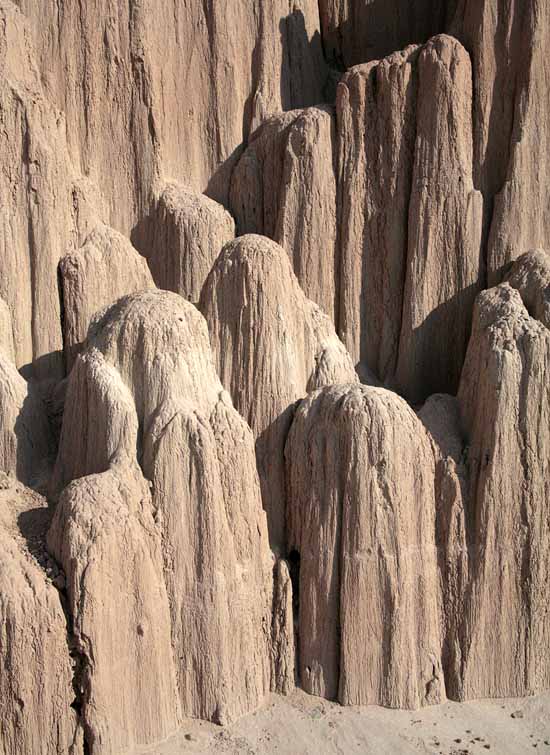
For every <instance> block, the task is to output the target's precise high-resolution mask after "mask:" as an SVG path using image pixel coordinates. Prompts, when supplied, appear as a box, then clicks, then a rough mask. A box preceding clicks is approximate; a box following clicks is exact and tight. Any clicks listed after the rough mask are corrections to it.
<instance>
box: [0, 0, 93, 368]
mask: <svg viewBox="0 0 550 755" xmlns="http://www.w3.org/2000/svg"><path fill="white" fill-rule="evenodd" d="M38 15H39V14H38ZM41 21H43V18H42V19H41ZM0 79H1V83H0V113H1V116H0V118H1V121H0V122H1V124H2V128H1V129H0V195H1V196H2V203H1V208H0V259H1V261H2V262H1V275H0V296H2V298H3V299H4V300H5V302H6V303H7V304H8V306H9V309H10V311H11V313H12V325H13V340H14V348H15V361H16V364H17V367H19V368H22V367H24V368H25V370H26V376H28V377H33V378H35V379H46V378H48V379H50V378H60V377H62V376H63V359H62V334H61V312H60V304H59V295H58V291H57V263H58V260H59V258H60V256H61V255H62V254H64V253H65V252H66V251H67V250H68V249H70V248H71V246H73V245H74V244H76V243H78V242H79V240H80V239H81V237H82V235H83V234H85V233H87V232H88V231H89V230H90V224H91V223H92V222H93V218H95V217H96V212H100V211H101V209H100V208H99V209H97V210H96V207H95V205H94V198H93V191H92V190H91V188H90V187H89V186H88V184H87V183H86V182H85V181H81V180H79V178H78V176H77V175H76V174H75V173H74V171H73V168H72V165H71V162H70V160H69V157H68V150H67V143H66V122H65V117H64V115H63V113H61V112H60V111H59V110H57V109H56V108H55V107H53V106H52V105H51V104H50V102H49V101H48V100H47V98H46V97H45V94H44V90H43V86H42V82H41V78H40V73H39V68H38V67H37V65H36V60H35V55H34V50H33V46H32V42H31V33H30V31H29V22H28V19H26V18H25V17H24V16H23V15H22V14H21V13H20V12H19V11H18V10H17V8H16V7H15V5H14V4H13V3H11V2H9V0H2V2H0Z"/></svg>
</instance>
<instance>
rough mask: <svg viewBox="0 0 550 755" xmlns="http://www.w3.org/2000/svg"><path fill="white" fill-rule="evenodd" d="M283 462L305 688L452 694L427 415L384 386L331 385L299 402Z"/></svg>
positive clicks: (354, 700) (394, 700)
mask: <svg viewBox="0 0 550 755" xmlns="http://www.w3.org/2000/svg"><path fill="white" fill-rule="evenodd" d="M286 462H287V467H288V480H289V482H288V484H289V490H290V503H289V506H288V542H289V548H291V549H293V550H295V551H297V552H298V554H299V558H300V574H299V586H300V587H299V596H300V604H299V628H300V629H299V650H298V657H299V663H300V678H301V682H302V686H303V687H304V689H305V690H306V691H308V692H311V693H312V694H317V695H321V696H323V697H328V698H337V699H338V700H339V701H340V702H342V703H344V704H348V705H358V704H360V705H365V704H378V705H387V706H392V707H412V708H416V707H419V706H421V705H425V704H429V703H436V702H439V701H440V700H442V699H444V698H445V684H444V681H443V672H442V668H441V655H440V654H441V636H440V610H441V605H440V602H439V589H438V587H439V575H438V570H437V557H436V548H435V502H434V484H433V481H434V456H433V452H432V448H431V445H430V441H429V438H428V434H427V433H426V431H425V430H424V428H423V427H422V424H421V423H420V421H419V420H418V418H417V417H416V416H415V414H414V413H413V411H412V410H411V409H410V408H409V407H408V406H407V404H406V403H405V402H404V401H403V399H401V398H399V397H398V396H396V395H395V394H393V393H390V392H389V391H386V390H384V389H381V388H372V387H366V386H354V385H340V386H333V387H330V388H325V389H322V390H320V391H317V392H315V393H313V394H310V395H309V396H308V398H307V399H305V400H304V401H303V402H302V403H301V404H300V406H299V408H298V410H297V412H296V416H295V419H294V422H293V424H292V428H291V430H290V435H289V437H288V441H287V445H286Z"/></svg>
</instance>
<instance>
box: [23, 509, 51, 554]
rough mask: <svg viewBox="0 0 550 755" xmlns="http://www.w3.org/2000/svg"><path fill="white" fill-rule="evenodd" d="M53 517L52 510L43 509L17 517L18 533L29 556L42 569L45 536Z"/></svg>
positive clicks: (32, 510) (24, 512)
mask: <svg viewBox="0 0 550 755" xmlns="http://www.w3.org/2000/svg"><path fill="white" fill-rule="evenodd" d="M52 516H53V510H52V509H49V508H46V507H45V506H44V507H40V506H39V507H38V508H36V509H29V510H28V511H22V512H21V513H20V514H19V516H18V517H17V526H18V528H19V532H20V533H21V534H22V535H23V538H24V539H25V544H26V546H27V549H28V551H29V553H30V554H31V556H32V557H33V558H34V559H35V561H36V562H37V563H38V565H39V566H40V568H44V566H45V562H46V559H47V557H48V556H47V546H46V535H47V533H48V528H49V526H50V523H51V520H52Z"/></svg>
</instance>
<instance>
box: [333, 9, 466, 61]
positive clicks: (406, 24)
mask: <svg viewBox="0 0 550 755" xmlns="http://www.w3.org/2000/svg"><path fill="white" fill-rule="evenodd" d="M456 2H457V0H409V2H403V0H371V2H369V3H368V4H366V3H365V2H359V0H355V2H354V1H353V0H352V2H351V3H350V4H349V15H348V17H347V18H345V19H342V20H341V21H339V22H338V21H337V22H335V23H333V24H332V26H331V28H328V14H323V12H322V7H321V16H322V17H323V16H324V15H326V16H327V21H326V28H325V30H324V32H323V49H324V52H325V57H326V60H327V63H328V64H329V65H330V66H332V67H334V68H336V69H339V70H345V69H346V68H350V67H351V66H355V65H359V64H361V63H368V62H369V61H371V60H379V59H380V58H384V57H386V56H387V55H390V54H391V53H392V52H396V51H398V50H402V49H404V48H405V47H407V45H410V44H421V43H423V42H426V41H427V40H428V39H429V38H430V37H433V36H435V35H436V34H441V33H443V32H446V31H447V30H448V28H449V26H450V23H451V21H452V19H453V16H454V10H455V6H456ZM323 4H324V3H323V2H322V1H321V3H320V5H321V6H323Z"/></svg>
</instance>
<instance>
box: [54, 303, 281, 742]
mask: <svg viewBox="0 0 550 755" xmlns="http://www.w3.org/2000/svg"><path fill="white" fill-rule="evenodd" d="M137 462H139V463H140V464H141V467H142V469H143V473H144V475H145V477H146V478H147V479H148V480H150V481H151V484H152V504H153V511H154V518H155V521H156V523H157V526H158V528H159V530H160V537H161V541H162V555H163V562H164V563H163V577H162V578H163V580H164V583H165V586H166V592H167V595H168V601H169V606H170V626H171V643H172V653H173V658H174V665H175V669H176V680H177V687H178V692H179V698H180V702H181V711H182V713H183V714H184V715H191V716H196V717H200V718H206V719H210V720H214V721H218V722H226V721H230V720H232V719H234V718H235V717H236V716H238V715H241V714H242V713H244V712H246V711H249V710H251V709H253V708H254V707H256V706H257V705H258V703H259V702H260V701H261V700H262V698H263V696H264V695H265V694H266V693H267V692H268V691H269V689H270V684H271V680H270V673H271V672H270V661H271V608H272V592H273V574H272V572H273V562H272V556H271V553H270V551H269V547H268V537H267V527H266V520H265V514H264V512H263V511H262V508H261V498H260V488H259V483H258V478H257V473H256V469H255V459H254V446H253V438H252V434H251V432H250V430H249V428H248V427H247V426H246V425H245V423H244V421H243V420H242V419H241V418H240V417H239V415H238V414H237V412H236V411H235V409H234V408H233V406H232V404H231V401H230V399H229V396H228V395H227V394H226V393H225V392H224V390H223V388H222V386H221V383H220V382H219V379H218V377H217V375H216V373H215V369H214V361H213V358H212V354H211V352H210V348H209V343H208V331H207V327H206V323H205V322H204V320H203V318H202V317H201V315H200V313H199V312H198V311H197V310H196V309H195V307H194V306H193V305H192V304H190V303H188V302H186V301H185V300H184V299H183V298H181V297H180V296H178V295H176V294H173V293H169V292H161V291H147V292H143V293H140V294H134V295H131V296H127V297H124V298H123V299H121V300H119V301H118V302H116V303H115V304H114V305H113V306H112V307H110V308H109V309H108V310H106V311H105V312H103V313H101V314H100V315H99V316H98V318H97V319H96V320H95V321H94V322H93V323H92V325H91V326H90V329H89V333H88V339H87V347H86V350H85V351H84V352H83V353H82V354H81V355H80V356H79V357H78V358H77V361H76V363H75V366H74V368H73V371H72V373H71V376H70V379H69V387H68V392H67V399H66V403H65V413H64V419H63V430H62V435H61V442H60V450H59V455H58V460H57V465H56V476H55V483H54V487H55V489H57V490H60V489H61V488H62V487H63V486H64V485H65V484H66V483H67V482H69V481H70V480H73V479H76V478H79V477H82V476H83V475H89V474H97V473H101V472H105V471H106V470H108V469H110V468H111V469H112V468H113V465H115V464H116V465H118V464H120V465H123V466H128V465H130V466H135V464H136V463H137ZM98 484H99V483H98ZM99 488H101V485H99ZM75 495H77V493H75ZM79 495H80V494H79ZM82 495H84V493H82ZM100 495H101V490H100V489H99V490H98V492H97V494H95V493H94V496H95V497H98V498H99V497H100ZM70 500H71V497H70V496H69V503H66V504H65V506H70ZM60 505H61V504H60ZM90 505H91V504H90ZM123 513H124V512H123ZM125 516H126V515H125ZM121 526H122V525H121ZM64 533H65V534H66V529H65V528H63V532H60V533H59V536H58V539H57V541H56V542H57V545H56V551H58V552H60V553H61V552H64V551H63V548H64V547H65V546H64V545H63V544H62V542H61V539H62V538H63V537H64V536H65V534H64ZM100 544H101V542H100ZM138 545H139V541H138V540H136V547H137V546H138ZM101 547H103V546H102V545H101ZM105 547H106V546H105ZM67 548H70V544H69V545H67ZM66 552H67V554H68V553H69V552H70V551H66ZM113 553H114V552H113ZM115 555H116V554H115ZM82 568H83V567H82ZM105 568H106V569H108V565H106V566H105ZM127 568H130V566H128V567H127ZM100 577H101V572H100V573H99V576H98V582H97V583H96V587H97V589H98V590H99V589H100V581H101V579H100ZM134 584H135V583H134ZM75 600H77V597H76V594H75ZM112 609H113V610H115V607H114V605H113V606H112ZM229 627H230V628H231V630H230V631H228V628H229ZM101 631H102V630H101V628H99V629H98V632H100V633H101ZM87 634H88V635H89V631H88V632H87ZM119 642H120V643H121V648H120V651H121V653H122V655H123V657H127V656H126V655H125V653H126V650H124V643H125V642H126V639H125V638H123V637H121V638H120V639H119ZM113 652H114V651H113ZM132 673H134V672H132ZM145 681H146V679H145V677H143V678H142V682H143V683H145ZM115 743H116V740H115Z"/></svg>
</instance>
